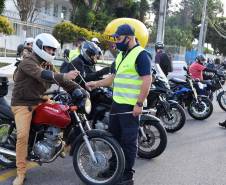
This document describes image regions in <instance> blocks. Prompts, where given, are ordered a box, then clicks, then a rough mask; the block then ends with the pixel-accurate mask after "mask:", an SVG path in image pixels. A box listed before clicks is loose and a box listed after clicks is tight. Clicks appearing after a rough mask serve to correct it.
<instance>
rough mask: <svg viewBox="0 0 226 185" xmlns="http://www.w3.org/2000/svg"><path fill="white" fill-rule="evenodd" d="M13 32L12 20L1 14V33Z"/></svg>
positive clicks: (9, 33) (8, 33)
mask: <svg viewBox="0 0 226 185" xmlns="http://www.w3.org/2000/svg"><path fill="white" fill-rule="evenodd" d="M13 32H14V30H13V27H12V24H11V23H10V21H9V20H8V19H7V18H6V17H4V16H0V33H3V34H6V35H11V34H12V33H13Z"/></svg>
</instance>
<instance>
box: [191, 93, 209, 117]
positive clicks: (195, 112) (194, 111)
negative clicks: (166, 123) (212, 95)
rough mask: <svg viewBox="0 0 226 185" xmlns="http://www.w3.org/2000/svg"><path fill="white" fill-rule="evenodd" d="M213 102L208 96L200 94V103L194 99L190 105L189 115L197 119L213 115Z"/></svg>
mask: <svg viewBox="0 0 226 185" xmlns="http://www.w3.org/2000/svg"><path fill="white" fill-rule="evenodd" d="M212 112H213V104H212V102H211V100H210V99H209V98H208V97H204V96H198V103H196V102H195V100H193V101H192V102H191V103H190V104H189V105H188V113H189V115H190V116H191V117H192V118H194V119H197V120H204V119H207V118H208V117H210V116H211V114H212Z"/></svg>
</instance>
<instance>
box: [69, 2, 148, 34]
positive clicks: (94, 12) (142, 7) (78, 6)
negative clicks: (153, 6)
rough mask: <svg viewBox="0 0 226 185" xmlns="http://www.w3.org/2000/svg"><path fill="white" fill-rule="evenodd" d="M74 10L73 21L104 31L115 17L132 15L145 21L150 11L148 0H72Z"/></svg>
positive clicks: (85, 26)
mask: <svg viewBox="0 0 226 185" xmlns="http://www.w3.org/2000/svg"><path fill="white" fill-rule="evenodd" d="M70 2H71V4H72V7H73V10H72V17H71V21H72V22H73V23H74V24H76V25H79V26H82V27H84V28H88V29H91V30H95V31H103V30H104V29H105V27H106V25H107V24H108V23H109V22H110V21H111V20H113V19H115V18H120V17H131V18H136V19H139V20H141V21H142V22H144V21H145V15H146V13H147V12H149V11H150V6H149V3H148V1H147V0H121V1H115V0H93V1H91V0H70Z"/></svg>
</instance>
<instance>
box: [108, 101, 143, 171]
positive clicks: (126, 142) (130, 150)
mask: <svg viewBox="0 0 226 185" xmlns="http://www.w3.org/2000/svg"><path fill="white" fill-rule="evenodd" d="M132 110H133V106H132V105H127V104H118V103H116V102H113V104H112V108H111V114H115V113H122V112H128V111H132ZM138 131H139V118H138V117H134V116H133V115H132V114H119V115H111V116H110V123H109V132H111V133H112V134H113V136H114V137H115V139H116V140H117V141H118V142H119V143H120V145H121V147H122V149H123V152H124V154H125V159H126V167H125V172H126V171H132V168H133V166H134V163H135V159H136V154H137V144H138V142H137V141H138Z"/></svg>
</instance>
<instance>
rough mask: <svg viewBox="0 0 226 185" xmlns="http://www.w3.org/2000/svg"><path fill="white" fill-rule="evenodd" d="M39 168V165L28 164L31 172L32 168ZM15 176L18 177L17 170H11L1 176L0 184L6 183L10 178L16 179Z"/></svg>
mask: <svg viewBox="0 0 226 185" xmlns="http://www.w3.org/2000/svg"><path fill="white" fill-rule="evenodd" d="M37 166H38V164H37V163H32V162H30V163H28V164H27V170H29V169H31V168H35V167H37ZM14 176H16V169H12V170H9V171H7V172H5V173H2V174H0V182H3V181H6V180H7V179H9V178H10V177H14Z"/></svg>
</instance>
